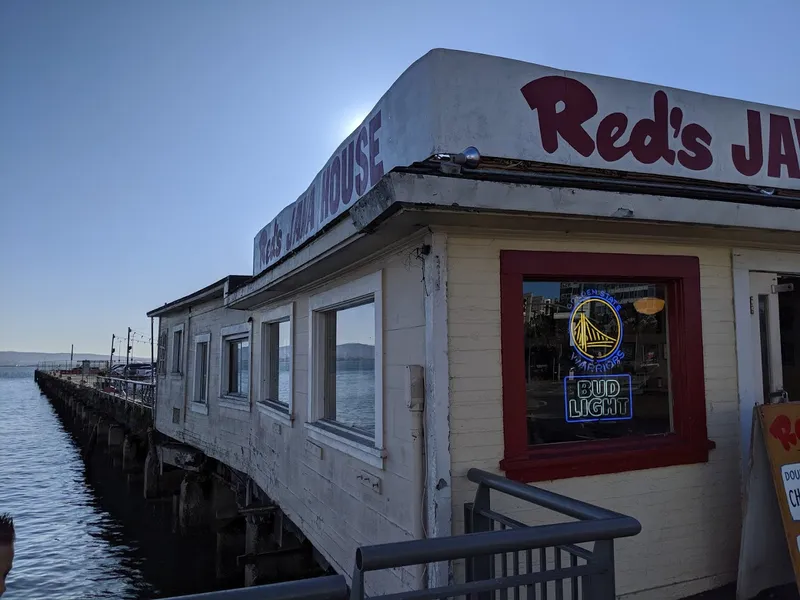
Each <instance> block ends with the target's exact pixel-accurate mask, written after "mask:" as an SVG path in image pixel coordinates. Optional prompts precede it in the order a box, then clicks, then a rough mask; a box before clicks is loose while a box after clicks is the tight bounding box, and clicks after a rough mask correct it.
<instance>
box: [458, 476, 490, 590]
mask: <svg viewBox="0 0 800 600" xmlns="http://www.w3.org/2000/svg"><path fill="white" fill-rule="evenodd" d="M490 492H491V490H490V489H489V487H488V486H485V485H483V484H479V485H478V490H477V491H476V492H475V501H474V502H473V503H472V505H471V510H470V511H469V514H468V515H467V514H465V515H464V516H465V519H464V527H465V530H467V528H468V531H469V532H470V533H481V532H485V531H492V530H493V529H494V524H493V522H492V520H491V519H490V518H489V517H487V516H485V515H483V514H482V511H488V510H490V509H491V498H490ZM466 562H467V568H466V574H467V581H481V580H483V579H491V578H492V577H493V572H494V569H493V566H494V556H492V555H491V554H488V555H485V556H476V557H474V558H472V559H469V558H468V559H467V560H466ZM470 563H471V564H470ZM491 598H492V593H491V592H480V593H477V594H472V595H471V600H491Z"/></svg>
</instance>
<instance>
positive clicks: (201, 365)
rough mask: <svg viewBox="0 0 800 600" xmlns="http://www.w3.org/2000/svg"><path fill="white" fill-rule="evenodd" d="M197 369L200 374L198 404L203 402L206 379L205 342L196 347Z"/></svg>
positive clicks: (206, 355) (206, 352)
mask: <svg viewBox="0 0 800 600" xmlns="http://www.w3.org/2000/svg"><path fill="white" fill-rule="evenodd" d="M197 367H198V372H199V374H200V378H199V381H198V387H199V394H198V399H199V401H200V402H205V401H206V388H207V378H208V344H207V343H206V342H203V343H201V344H198V345H197Z"/></svg>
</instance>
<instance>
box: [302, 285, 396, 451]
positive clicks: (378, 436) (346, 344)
mask: <svg viewBox="0 0 800 600" xmlns="http://www.w3.org/2000/svg"><path fill="white" fill-rule="evenodd" d="M381 277H382V275H381V272H378V273H375V274H373V275H370V276H367V277H364V278H362V279H359V280H357V281H354V282H352V283H350V284H347V285H344V286H342V287H340V288H336V289H334V290H330V291H328V292H324V293H322V294H319V295H317V296H314V297H312V298H311V300H310V308H311V341H310V343H311V349H310V356H311V360H312V365H311V369H310V390H311V393H310V394H309V415H310V420H311V421H312V423H311V424H310V427H311V431H312V432H313V433H314V434H317V437H321V438H323V439H322V441H328V442H329V443H331V441H332V440H333V444H334V446H335V447H337V448H338V449H340V450H342V451H344V452H350V453H351V454H353V455H355V456H357V457H359V458H361V459H363V460H365V461H367V462H370V464H374V465H377V466H382V464H383V463H382V457H383V453H382V452H380V450H381V449H382V448H383V365H382V363H383V360H382V357H383V342H382V340H383V334H382V328H383V310H382V302H383V300H382V295H381ZM312 437H314V435H312ZM376 450H377V452H376Z"/></svg>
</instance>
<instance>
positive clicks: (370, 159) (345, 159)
mask: <svg viewBox="0 0 800 600" xmlns="http://www.w3.org/2000/svg"><path fill="white" fill-rule="evenodd" d="M380 128H381V113H380V111H378V112H377V113H375V116H373V117H372V119H370V121H369V124H368V125H365V126H364V127H362V128H361V129H359V130H358V133H357V134H354V135H355V136H356V137H355V140H353V141H351V142H350V143H349V144H346V145H345V146H344V148H342V151H341V152H340V153H339V154H336V155H335V156H334V157H333V159H332V160H331V161H330V163H328V166H327V167H326V168H325V170H324V171H323V172H322V203H321V206H320V215H321V218H322V220H325V219H328V218H329V217H331V216H334V215H336V214H337V213H338V212H339V211H340V210H342V209H344V207H345V206H347V205H349V204H350V203H351V202H352V201H353V199H354V198H353V192H354V191H355V198H360V197H361V196H363V195H364V194H365V193H366V192H367V190H368V189H369V188H370V187H371V186H373V185H375V184H376V183H378V180H379V179H380V178H381V177H383V160H381V159H379V158H378V156H379V155H380V152H381V144H380V138H379V133H380V131H379V130H380ZM350 139H351V140H352V137H351V138H350ZM356 166H357V167H358V170H356Z"/></svg>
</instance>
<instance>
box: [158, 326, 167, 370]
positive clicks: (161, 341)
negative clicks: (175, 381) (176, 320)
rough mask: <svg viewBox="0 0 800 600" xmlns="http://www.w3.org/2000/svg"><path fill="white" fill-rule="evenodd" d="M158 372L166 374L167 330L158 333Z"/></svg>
mask: <svg viewBox="0 0 800 600" xmlns="http://www.w3.org/2000/svg"><path fill="white" fill-rule="evenodd" d="M158 374H159V375H161V376H164V375H166V374H167V332H166V331H162V332H161V333H160V334H159V335H158Z"/></svg>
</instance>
